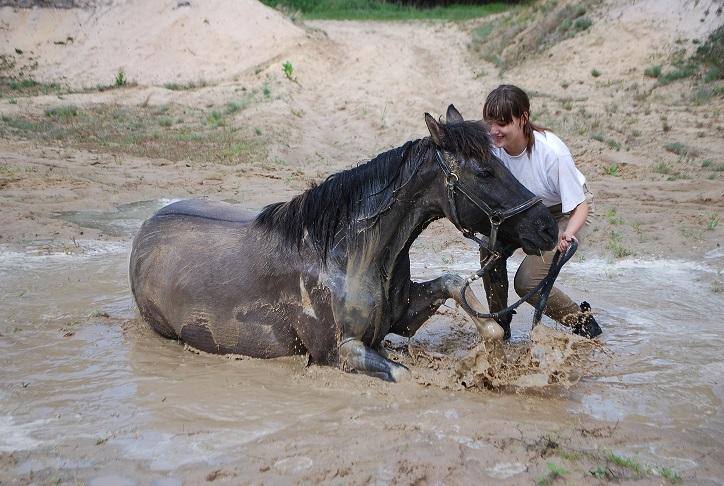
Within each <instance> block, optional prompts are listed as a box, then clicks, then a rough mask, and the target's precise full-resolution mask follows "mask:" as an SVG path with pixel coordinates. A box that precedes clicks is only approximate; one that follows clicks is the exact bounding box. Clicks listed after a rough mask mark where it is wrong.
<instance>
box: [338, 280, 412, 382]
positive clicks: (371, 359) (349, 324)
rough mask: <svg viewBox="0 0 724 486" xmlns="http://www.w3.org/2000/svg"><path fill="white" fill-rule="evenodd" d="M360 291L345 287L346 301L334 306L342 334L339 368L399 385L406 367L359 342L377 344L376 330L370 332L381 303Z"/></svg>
mask: <svg viewBox="0 0 724 486" xmlns="http://www.w3.org/2000/svg"><path fill="white" fill-rule="evenodd" d="M354 283H356V284H359V282H354ZM360 287H363V286H362V285H357V286H355V287H352V288H349V287H348V289H347V293H346V297H345V298H344V299H335V300H334V302H333V307H332V309H333V312H334V317H335V321H336V322H337V323H338V325H339V328H340V331H341V332H340V334H341V336H340V341H339V348H338V350H339V361H340V365H341V366H342V367H343V368H344V369H346V370H348V371H359V372H362V373H365V374H368V375H372V376H376V377H379V378H382V379H384V380H387V381H400V380H402V379H404V378H405V377H406V376H409V371H408V369H407V367H405V366H403V365H401V364H398V363H395V362H394V361H390V360H389V359H387V358H385V357H384V356H382V355H381V354H379V353H378V352H376V351H374V350H372V349H371V348H369V347H368V346H366V345H365V344H364V342H363V341H362V340H363V339H365V340H370V341H369V342H374V341H375V340H376V338H377V330H373V326H374V323H375V322H377V320H376V317H377V313H380V312H381V310H380V300H379V299H376V298H374V297H373V296H371V295H368V294H367V293H366V292H365V291H364V290H363V289H362V288H360ZM370 334H373V336H370ZM379 339H382V337H381V336H380V337H379Z"/></svg>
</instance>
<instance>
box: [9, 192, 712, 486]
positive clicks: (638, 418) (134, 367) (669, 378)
mask: <svg viewBox="0 0 724 486" xmlns="http://www.w3.org/2000/svg"><path fill="white" fill-rule="evenodd" d="M159 204H161V203H160V202H159V203H153V202H146V203H143V204H138V205H132V206H131V207H133V208H136V209H137V208H139V207H144V208H146V209H145V211H147V212H150V211H151V210H152V209H153V208H155V207H157V206H158V205H159ZM142 213H143V211H139V212H137V213H135V215H134V213H133V212H129V210H128V207H126V206H124V207H122V208H120V209H118V210H115V211H112V212H110V213H108V214H105V213H103V214H102V213H99V212H93V213H84V214H73V215H65V216H64V217H68V218H73V219H84V220H85V221H87V224H90V225H94V224H96V223H97V224H98V225H100V224H103V225H109V224H110V225H114V224H115V223H114V222H113V215H115V217H117V218H118V219H119V220H125V222H126V224H129V225H131V226H133V225H134V224H135V225H140V219H141V218H142ZM436 231H438V229H435V228H432V230H431V231H427V232H425V233H423V235H422V236H421V239H420V240H419V241H418V242H417V243H416V244H415V245H414V246H413V248H412V252H411V254H412V266H413V275H414V277H415V278H419V279H422V278H429V277H431V276H434V275H437V274H439V273H441V272H443V271H449V270H452V271H459V272H461V273H465V271H466V270H467V269H471V268H474V264H475V262H476V260H477V255H476V253H475V251H474V249H472V248H471V247H470V246H466V245H467V244H466V243H464V242H459V241H457V240H455V242H453V243H452V244H451V245H449V246H448V249H447V250H446V251H449V252H450V254H451V255H454V256H455V260H454V261H451V260H450V259H449V258H448V257H446V256H445V254H444V253H443V254H438V253H435V252H434V251H432V247H433V246H434V245H436V244H437V241H438V240H439V235H437V234H436ZM1 250H2V251H0V258H1V259H2V265H1V266H0V274H1V277H2V278H0V312H1V313H2V315H4V316H5V319H4V320H3V322H2V325H1V327H0V347H1V348H2V358H1V360H2V367H3V370H4V373H3V374H2V377H1V378H0V404H1V405H2V407H1V409H2V414H1V416H0V428H1V433H0V457H1V458H2V464H3V468H2V469H3V472H2V473H0V480H3V481H6V480H12V481H14V482H19V483H36V482H41V483H43V482H55V481H59V482H61V483H63V482H72V481H83V482H86V483H88V484H103V483H105V482H107V481H116V482H118V483H119V484H126V483H127V484H134V483H150V482H151V483H154V482H155V483H156V484H180V483H190V484H195V483H202V482H207V481H211V480H213V481H214V482H215V483H217V482H218V483H221V484H224V483H229V484H238V483H240V482H241V483H245V482H251V483H258V482H270V483H277V482H287V481H289V480H291V479H293V480H295V481H302V482H304V481H311V482H318V481H321V482H335V481H342V482H350V483H352V484H362V483H368V482H375V483H391V482H402V483H408V482H415V481H417V480H420V481H421V480H425V481H429V482H434V481H445V482H464V481H480V480H481V478H483V479H482V480H483V481H493V480H501V479H502V480H505V481H510V482H513V483H519V482H521V481H523V482H524V481H528V480H535V479H536V478H537V477H540V476H541V475H545V474H546V468H547V465H546V464H547V462H550V460H551V456H550V455H549V453H550V454H553V459H555V460H556V461H558V462H560V463H562V464H565V465H566V467H567V468H569V469H570V470H572V471H577V472H575V473H574V474H578V476H573V477H578V478H580V479H581V480H584V479H585V477H586V475H587V469H586V468H588V467H589V465H590V467H594V466H595V465H597V464H599V463H600V464H606V461H607V459H606V454H607V452H605V453H604V452H601V451H615V452H616V453H618V454H621V455H622V456H625V457H635V458H636V460H638V461H640V462H641V463H642V464H648V465H651V466H652V467H669V468H674V470H675V471H677V473H678V474H681V475H682V477H685V478H696V479H697V481H699V482H704V483H706V481H704V480H708V479H707V478H709V479H711V480H715V478H719V477H722V476H721V475H722V472H723V471H722V469H721V461H720V460H719V459H720V457H721V454H720V453H721V450H723V449H722V448H723V447H724V443H722V440H721V437H722V434H721V432H722V431H723V430H724V412H723V411H722V397H724V390H723V389H722V386H721V384H720V383H719V379H718V377H719V376H721V372H722V371H724V369H722V366H724V364H723V363H722V361H721V360H720V359H719V358H718V356H719V354H718V352H717V350H718V349H720V348H721V346H722V345H724V342H723V341H724V337H723V336H722V334H721V330H720V328H719V325H718V321H717V320H716V319H712V318H711V316H713V315H716V313H717V312H718V311H719V310H720V309H721V308H722V303H723V302H722V297H721V295H719V294H713V293H712V292H711V291H710V290H709V283H710V282H711V281H712V279H714V278H716V277H717V275H718V274H717V270H716V268H720V267H721V265H722V255H719V254H712V257H711V259H710V261H709V262H708V264H707V265H702V264H696V263H691V262H683V261H636V260H625V261H622V262H619V263H609V262H606V261H603V260H595V259H591V260H586V261H578V262H574V263H570V264H569V266H567V267H566V269H565V270H564V275H565V278H566V279H568V280H571V279H575V280H577V281H580V282H585V284H584V287H585V290H575V289H572V290H571V289H567V290H569V291H571V292H572V293H573V296H574V298H575V297H578V295H576V294H577V293H578V292H584V291H585V292H586V293H588V294H590V295H595V296H596V299H595V300H594V299H591V300H594V309H595V311H596V312H597V315H598V316H600V321H601V322H602V323H603V326H604V335H603V339H601V340H599V341H598V342H597V343H591V342H590V341H586V340H583V339H581V338H579V337H577V336H574V335H572V334H570V333H569V332H568V331H567V330H566V329H564V328H557V327H555V326H554V325H553V323H551V322H550V321H547V320H545V319H544V321H543V323H542V324H541V325H539V326H538V327H537V328H536V329H535V330H534V331H533V332H532V333H531V332H530V322H531V319H532V313H531V310H530V309H527V310H522V311H521V313H520V314H519V315H518V316H516V319H515V320H514V322H513V338H512V340H511V342H510V343H509V344H504V345H502V346H501V347H499V348H495V349H491V348H490V347H489V346H487V347H486V345H484V344H482V343H480V342H479V338H478V336H477V334H476V330H475V326H474V325H473V324H472V322H470V321H469V320H468V318H467V317H466V316H465V315H464V313H463V312H462V311H460V310H459V309H457V308H456V307H455V306H454V303H452V301H449V302H448V303H446V305H445V306H444V307H442V308H441V311H440V312H439V313H438V314H437V315H436V316H434V317H433V319H431V321H430V322H429V323H428V324H426V325H425V326H424V327H423V328H422V329H421V330H420V332H419V333H418V334H417V335H416V336H415V337H413V338H412V339H409V340H408V339H403V338H400V337H397V336H393V335H390V336H388V337H387V338H386V341H385V343H386V349H387V352H388V353H389V354H390V355H391V356H392V357H393V358H394V359H398V360H400V361H402V362H403V363H405V364H407V365H408V366H410V368H411V370H412V372H413V376H414V378H415V380H414V382H413V383H408V384H388V383H384V382H382V381H380V380H377V379H374V378H369V377H366V376H361V375H352V374H347V373H343V372H341V371H340V370H338V369H335V368H330V367H318V366H311V367H308V366H307V365H306V364H307V361H306V359H305V357H296V358H288V359H276V360H256V359H248V358H246V359H227V358H223V357H219V356H214V355H207V354H205V353H199V354H197V353H193V352H190V351H188V350H186V349H184V347H183V346H182V345H180V344H178V343H176V342H175V341H171V340H167V339H164V338H162V337H160V336H158V335H157V334H156V333H154V332H153V331H152V330H150V329H149V328H148V326H147V325H146V324H145V323H143V322H142V321H140V319H139V318H138V316H137V311H136V309H135V306H134V305H133V302H132V298H131V295H130V292H129V290H128V284H127V281H126V265H127V258H128V257H127V252H128V250H129V243H107V242H101V241H93V240H85V241H80V242H78V245H77V247H74V250H73V251H60V250H57V249H53V248H52V246H46V245H44V244H42V243H41V244H33V245H29V246H26V247H17V246H16V247H10V246H7V245H6V246H3V247H2V249H1ZM519 258H520V257H519V256H514V259H519ZM654 275H655V276H656V277H657V278H656V279H654V278H653V276H654ZM564 281H565V280H564ZM662 282H665V285H664V284H663V283H662ZM624 283H625V284H626V285H627V288H628V289H629V291H628V292H627V293H626V294H625V295H622V294H621V293H620V292H618V291H617V290H616V288H617V287H618V286H620V285H623V284H624ZM61 289H62V290H61ZM475 291H476V292H479V291H480V289H475ZM652 295H656V297H657V298H656V299H651V296H652ZM682 296H686V297H685V298H684V299H682ZM683 316H686V322H691V323H696V327H697V332H690V331H689V332H687V330H686V329H682V327H681V322H683ZM492 351H494V352H492ZM551 434H552V435H551ZM549 436H555V437H556V441H558V442H557V443H559V444H560V445H559V446H558V447H559V448H558V449H557V450H558V451H559V452H560V451H569V452H570V450H573V449H575V450H584V451H589V452H587V453H586V454H589V455H586V456H585V458H583V459H579V460H577V461H572V462H566V461H567V460H565V459H562V458H561V456H560V454H558V453H556V452H555V451H553V452H550V451H548V452H546V450H548V449H546V447H548V446H546V447H543V446H542V445H541V444H544V443H545V440H544V438H545V437H549ZM590 451H598V452H595V453H594V452H590ZM563 455H564V456H565V457H568V456H567V455H565V454H563ZM611 467H614V466H611ZM614 469H615V468H614ZM618 474H620V477H619V479H620V480H626V479H627V478H628V479H635V478H633V477H629V476H626V474H625V472H623V471H621V472H619V473H618ZM209 478H211V479H209ZM485 478H487V479H485Z"/></svg>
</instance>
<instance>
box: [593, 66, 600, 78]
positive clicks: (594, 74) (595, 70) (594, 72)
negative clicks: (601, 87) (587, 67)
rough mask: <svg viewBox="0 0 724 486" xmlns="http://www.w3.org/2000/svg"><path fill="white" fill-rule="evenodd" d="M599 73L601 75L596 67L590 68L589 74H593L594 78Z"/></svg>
mask: <svg viewBox="0 0 724 486" xmlns="http://www.w3.org/2000/svg"><path fill="white" fill-rule="evenodd" d="M600 75H601V71H599V70H598V69H596V68H593V69H591V76H593V77H594V78H597V77H599V76H600Z"/></svg>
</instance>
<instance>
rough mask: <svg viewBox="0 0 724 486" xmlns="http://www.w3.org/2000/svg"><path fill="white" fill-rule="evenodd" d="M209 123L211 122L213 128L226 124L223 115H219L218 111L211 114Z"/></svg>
mask: <svg viewBox="0 0 724 486" xmlns="http://www.w3.org/2000/svg"><path fill="white" fill-rule="evenodd" d="M207 121H208V122H209V126H210V127H211V128H219V127H220V126H221V125H223V124H224V120H223V119H222V117H221V113H219V112H218V111H212V112H211V113H209V118H208V120H207Z"/></svg>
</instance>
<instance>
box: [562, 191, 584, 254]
mask: <svg viewBox="0 0 724 486" xmlns="http://www.w3.org/2000/svg"><path fill="white" fill-rule="evenodd" d="M586 218H588V203H587V202H586V201H583V202H582V203H581V204H579V205H578V206H576V207H575V208H574V209H573V211H571V216H570V219H569V220H568V225H566V229H565V230H564V231H563V232H562V233H561V234H560V239H559V240H558V245H557V246H556V248H558V250H559V251H560V252H561V253H562V252H564V251H566V250H567V249H568V247H569V246H570V244H571V240H573V239H575V237H576V233H578V231H579V230H580V229H581V228H583V225H584V224H586Z"/></svg>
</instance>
